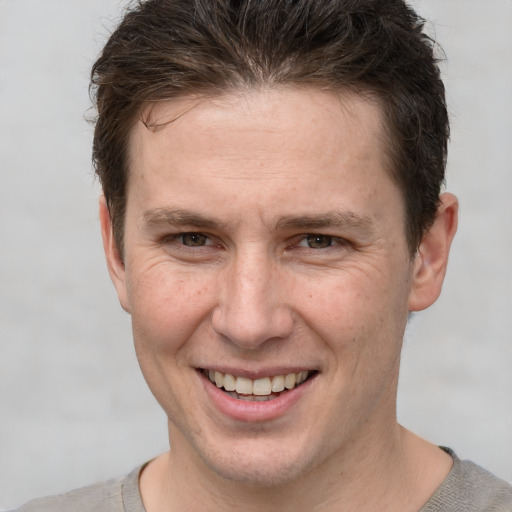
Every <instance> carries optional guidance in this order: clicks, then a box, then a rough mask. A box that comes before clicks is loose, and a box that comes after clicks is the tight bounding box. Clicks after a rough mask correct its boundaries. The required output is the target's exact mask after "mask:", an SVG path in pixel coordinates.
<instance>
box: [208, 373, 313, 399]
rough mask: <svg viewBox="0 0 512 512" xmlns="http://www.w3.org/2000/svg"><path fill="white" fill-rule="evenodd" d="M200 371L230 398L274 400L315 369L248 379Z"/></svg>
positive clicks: (309, 375)
mask: <svg viewBox="0 0 512 512" xmlns="http://www.w3.org/2000/svg"><path fill="white" fill-rule="evenodd" d="M200 371H201V373H202V374H203V375H204V376H205V377H206V378H207V379H208V380H209V381H210V382H211V383H213V384H215V385H216V386H217V387H218V388H219V389H220V390H221V391H224V392H225V393H227V394H228V395H229V396H231V397H232V398H235V399H237V400H244V401H247V402H265V401H269V400H274V399H276V398H278V397H279V396H281V395H282V394H283V393H287V392H288V391H291V390H292V389H295V388H297V387H299V386H301V385H302V384H303V383H304V382H306V380H308V379H310V378H311V377H312V376H313V375H314V374H316V372H315V371H310V370H303V371H300V372H295V373H287V374H284V375H274V376H271V377H270V376H269V377H263V378H260V379H254V380H253V379H249V378H247V377H240V376H236V375H232V374H230V373H222V372H219V371H217V370H207V369H200Z"/></svg>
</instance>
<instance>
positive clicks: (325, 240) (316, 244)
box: [307, 235, 332, 249]
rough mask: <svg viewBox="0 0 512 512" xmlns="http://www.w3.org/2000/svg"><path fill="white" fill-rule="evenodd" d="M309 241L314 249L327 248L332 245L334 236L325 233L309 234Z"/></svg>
mask: <svg viewBox="0 0 512 512" xmlns="http://www.w3.org/2000/svg"><path fill="white" fill-rule="evenodd" d="M307 241H308V245H309V247H311V248H312V249H325V248H326V247H329V246H331V245H332V237H330V236H325V235H309V236H308V238H307Z"/></svg>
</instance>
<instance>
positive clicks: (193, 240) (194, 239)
mask: <svg viewBox="0 0 512 512" xmlns="http://www.w3.org/2000/svg"><path fill="white" fill-rule="evenodd" d="M179 238H180V241H181V243H182V244H183V245H187V246H189V247H201V246H203V245H206V242H207V240H208V237H207V236H206V235H203V234H202V233H183V234H182V235H180V237H179Z"/></svg>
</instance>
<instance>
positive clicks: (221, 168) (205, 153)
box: [129, 88, 389, 215]
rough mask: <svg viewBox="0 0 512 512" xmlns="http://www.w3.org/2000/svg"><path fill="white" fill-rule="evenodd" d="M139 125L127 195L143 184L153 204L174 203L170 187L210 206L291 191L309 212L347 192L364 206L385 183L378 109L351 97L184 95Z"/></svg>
mask: <svg viewBox="0 0 512 512" xmlns="http://www.w3.org/2000/svg"><path fill="white" fill-rule="evenodd" d="M141 120H142V122H138V123H137V124H136V126H135V127H134V129H133V131H132V133H131V139H130V177H129V197H130V192H133V188H134V183H135V182H137V185H136V188H137V193H138V194H139V195H140V193H141V191H142V189H144V190H143V191H144V194H145V197H144V199H145V201H146V202H148V203H152V202H154V203H157V202H159V201H160V202H162V201H165V200H167V199H169V197H170V196H169V194H170V195H172V192H171V188H172V190H175V191H178V190H179V191H180V199H183V200H185V199H187V197H188V198H189V199H193V198H199V197H202V198H203V199H205V198H206V197H209V201H210V203H211V202H212V201H213V202H214V201H215V197H216V196H222V201H225V200H226V199H227V197H228V196H229V194H231V195H232V196H233V197H234V196H237V195H240V194H243V193H245V192H249V191H250V192H251V195H253V196H254V197H257V196H258V195H259V196H261V197H262V198H264V199H265V201H268V200H269V196H275V199H276V201H278V200H281V199H282V198H280V197H279V196H280V194H282V193H283V191H287V192H289V193H290V194H291V193H292V192H293V191H294V190H295V191H300V192H301V193H302V198H301V203H300V205H302V206H303V207H304V209H305V210H308V208H309V207H313V205H314V204H318V202H319V201H322V200H323V201H324V202H325V201H327V202H329V201H331V202H333V201H334V202H335V201H336V200H337V199H339V198H340V197H345V198H346V199H349V197H348V196H349V194H348V192H347V191H349V192H350V196H351V198H354V197H356V196H357V195H358V194H359V195H362V196H365V194H366V196H365V197H366V198H368V194H369V193H370V189H371V193H372V194H375V193H378V190H379V188H380V187H379V183H380V182H383V181H385V182H387V181H389V176H388V173H387V171H386V169H387V159H386V151H385V136H384V133H383V127H382V125H383V123H382V115H381V110H380V108H379V107H378V106H377V105H376V104H375V103H373V102H370V101H369V100H368V99H367V98H365V97H362V96H359V95H357V94H354V93H351V92H346V91H327V90H319V89H314V88H312V89H308V88H273V89H267V90H258V91H244V92H236V93H231V94H225V95H222V96H214V97H197V96H196V97H193V96H186V97H182V98H179V99H175V100H172V101H168V102H161V103H156V104H154V105H152V106H151V107H148V108H146V109H145V110H144V111H143V112H142V116H141ZM150 182H151V183H154V186H151V184H150ZM170 182H172V187H167V190H168V192H169V193H168V195H167V199H164V198H163V197H162V191H163V190H164V189H166V186H168V185H169V184H170ZM369 183H372V187H368V186H367V185H368V184H369ZM141 184H144V186H143V187H141V186H140V185H141ZM333 185H335V187H336V190H339V194H337V193H336V191H334V190H333ZM387 185H388V186H389V183H387ZM249 189H250V190H249ZM307 191H309V194H307V193H305V192H307ZM132 195H133V194H132ZM174 199H175V197H173V198H172V200H174ZM169 200H170V199H169ZM308 202H309V203H311V204H309V206H308V204H305V203H308ZM289 203H290V204H289V206H290V208H293V201H290V202H289ZM267 204H268V203H267ZM300 205H298V206H297V207H299V206H300ZM336 206H337V205H336ZM154 207H158V205H157V204H154ZM326 207H327V205H326ZM272 208H274V206H272ZM283 213H284V214H285V215H286V214H292V213H295V212H283ZM306 213H307V212H306Z"/></svg>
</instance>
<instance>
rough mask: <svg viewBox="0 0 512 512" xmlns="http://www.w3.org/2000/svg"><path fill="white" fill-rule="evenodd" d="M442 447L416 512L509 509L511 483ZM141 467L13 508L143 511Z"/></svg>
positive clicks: (71, 511) (32, 510)
mask: <svg viewBox="0 0 512 512" xmlns="http://www.w3.org/2000/svg"><path fill="white" fill-rule="evenodd" d="M445 450H446V451H447V452H448V453H449V454H450V455H451V456H452V457H453V459H454V463H453V467H452V470H451V471H450V473H449V474H448V476H447V477H446V480H445V481H444V482H443V483H442V484H441V485H440V486H439V487H438V488H437V490H436V491H435V493H434V494H433V495H432V497H431V498H430V499H429V501H428V503H426V504H425V506H424V507H422V509H421V510H420V511H419V512H512V486H510V485H509V484H507V483H506V482H505V481H503V480H500V479H499V478H496V477H495V476H494V475H492V474H491V473H489V472H487V471H485V470H484V469H482V468H481V467H479V466H477V465H476V464H473V463H472V462H470V461H461V460H460V459H459V458H458V457H457V456H456V455H455V454H454V453H453V452H452V451H451V450H448V449H445ZM142 467H143V466H142ZM142 467H141V468H138V469H137V470H135V471H132V472H131V473H130V474H129V475H128V476H126V477H124V478H119V479H115V480H109V481H107V482H102V483H99V484H95V485H91V486H89V487H84V488H82V489H77V490H75V491H71V492H68V493H66V494H61V495H58V496H50V497H48V498H40V499H37V500H34V501H31V502H30V503H27V504H26V505H24V506H23V507H21V508H20V509H18V510H16V511H13V512H145V509H144V505H143V504H142V500H141V497H140V492H139V483H138V482H139V474H140V471H141V470H142Z"/></svg>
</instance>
